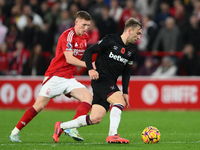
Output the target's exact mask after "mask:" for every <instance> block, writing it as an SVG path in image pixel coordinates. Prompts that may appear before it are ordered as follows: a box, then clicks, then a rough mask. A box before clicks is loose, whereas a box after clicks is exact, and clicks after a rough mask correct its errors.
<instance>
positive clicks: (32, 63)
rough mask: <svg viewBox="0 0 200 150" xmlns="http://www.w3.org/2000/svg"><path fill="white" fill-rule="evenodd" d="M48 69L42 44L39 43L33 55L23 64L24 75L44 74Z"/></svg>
mask: <svg viewBox="0 0 200 150" xmlns="http://www.w3.org/2000/svg"><path fill="white" fill-rule="evenodd" d="M46 69H47V62H46V58H45V56H43V55H42V46H41V45H40V44H37V45H36V46H34V48H33V51H32V53H31V56H30V57H29V59H28V60H27V62H26V63H25V64H24V66H23V72H22V75H32V76H38V75H44V73H45V71H46Z"/></svg>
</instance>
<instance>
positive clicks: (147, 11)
mask: <svg viewBox="0 0 200 150" xmlns="http://www.w3.org/2000/svg"><path fill="white" fill-rule="evenodd" d="M157 4H158V0H136V1H135V8H136V10H138V11H139V13H140V14H141V15H142V16H147V15H148V16H152V17H154V16H155V13H156V8H157Z"/></svg>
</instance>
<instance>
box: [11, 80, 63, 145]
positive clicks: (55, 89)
mask: <svg viewBox="0 0 200 150" xmlns="http://www.w3.org/2000/svg"><path fill="white" fill-rule="evenodd" d="M62 84H63V86H62ZM65 87H66V85H65V83H64V81H63V78H58V77H55V76H53V77H52V78H49V77H45V78H44V81H43V85H42V88H41V89H40V93H39V95H38V97H37V99H36V101H35V103H34V105H33V106H32V107H31V108H29V109H28V110H27V111H26V112H25V113H24V115H23V116H22V118H21V119H20V121H19V122H18V124H17V125H16V127H15V128H14V129H13V130H12V132H11V135H10V136H9V139H10V141H12V142H21V140H20V139H19V136H18V134H19V132H20V131H21V129H22V128H24V127H25V126H26V125H27V124H28V123H29V122H30V121H31V120H32V119H33V118H34V117H35V116H36V115H37V114H38V113H39V112H40V111H41V110H42V109H43V108H44V107H45V106H46V105H47V104H48V102H49V100H50V98H52V97H54V96H56V95H60V94H62V93H63V91H64V90H65Z"/></svg>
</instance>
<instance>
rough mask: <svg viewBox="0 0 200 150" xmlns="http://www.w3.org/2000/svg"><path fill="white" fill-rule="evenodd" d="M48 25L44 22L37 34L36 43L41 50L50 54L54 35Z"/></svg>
mask: <svg viewBox="0 0 200 150" xmlns="http://www.w3.org/2000/svg"><path fill="white" fill-rule="evenodd" d="M54 32H55V31H54V30H52V28H51V27H50V25H49V23H48V22H47V21H44V23H43V26H42V29H41V30H40V31H39V32H38V36H37V37H38V39H37V40H38V41H37V42H36V43H38V44H41V45H42V50H43V51H45V52H50V53H51V52H52V49H53V45H54V44H55V43H54V34H55V33H54Z"/></svg>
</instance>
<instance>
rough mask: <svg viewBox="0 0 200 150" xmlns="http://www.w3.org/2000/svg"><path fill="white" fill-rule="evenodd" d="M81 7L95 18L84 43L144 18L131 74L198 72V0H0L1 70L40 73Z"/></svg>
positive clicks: (82, 70)
mask: <svg viewBox="0 0 200 150" xmlns="http://www.w3.org/2000/svg"><path fill="white" fill-rule="evenodd" d="M79 10H85V11H87V12H88V13H89V14H90V15H91V16H92V18H93V21H92V24H91V26H90V28H89V31H88V34H89V37H90V39H89V43H88V46H90V45H93V44H96V43H97V42H98V40H100V39H101V38H103V37H104V36H105V35H107V34H112V33H118V32H119V33H122V31H123V28H124V23H125V21H126V20H127V19H128V18H130V17H134V18H136V19H137V20H139V21H140V22H142V24H143V33H142V35H141V39H140V40H139V41H137V43H136V47H137V51H138V56H137V57H136V60H135V63H134V65H133V72H132V75H135V76H137V75H140V76H177V75H178V76H199V75H200V0H0V75H44V73H45V71H46V69H47V67H48V65H49V63H50V61H51V59H52V58H53V57H54V55H55V50H56V44H57V41H58V38H59V36H60V35H61V34H62V32H63V31H65V30H66V29H68V28H71V27H73V26H74V18H75V15H76V12H77V11H79ZM76 75H87V71H86V69H85V68H79V67H78V68H77V73H76Z"/></svg>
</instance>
